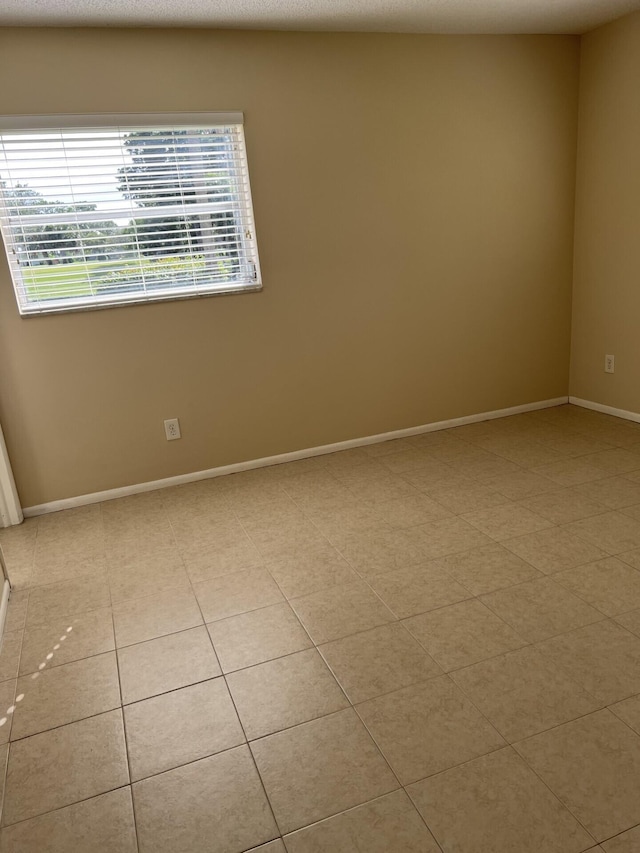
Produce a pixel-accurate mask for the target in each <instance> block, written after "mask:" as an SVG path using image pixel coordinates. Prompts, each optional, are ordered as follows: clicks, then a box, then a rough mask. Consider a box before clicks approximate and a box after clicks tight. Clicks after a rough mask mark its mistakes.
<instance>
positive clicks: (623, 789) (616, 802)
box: [516, 709, 640, 841]
mask: <svg viewBox="0 0 640 853" xmlns="http://www.w3.org/2000/svg"><path fill="white" fill-rule="evenodd" d="M516 749H517V750H518V752H519V753H520V754H521V755H522V756H523V758H524V759H525V761H526V762H527V763H528V764H529V765H530V766H531V767H532V769H533V770H534V771H535V772H536V773H537V774H538V775H539V776H540V778H541V779H542V780H543V782H545V783H546V784H547V785H548V786H549V787H550V788H551V790H552V791H553V792H554V794H556V796H557V797H559V798H560V799H561V800H562V802H563V803H565V804H566V805H567V807H568V808H569V809H570V810H571V811H572V812H573V814H574V815H575V816H576V817H577V818H578V820H579V821H580V822H581V823H582V824H583V826H585V827H586V828H587V830H588V831H589V832H590V833H591V834H592V835H593V836H594V837H595V839H596V841H604V840H605V839H607V838H610V837H611V836H612V835H615V834H616V833H618V832H623V831H624V830H626V829H630V828H631V827H633V826H635V825H636V824H637V823H640V737H639V736H638V735H637V734H635V732H632V731H631V729H630V728H629V727H628V726H625V724H624V723H623V722H621V721H620V720H618V719H617V718H616V717H615V716H614V715H613V714H612V713H610V712H609V711H607V710H606V709H605V710H603V711H596V712H595V713H594V714H590V715H589V716H587V717H582V718H581V719H579V720H574V721H573V722H571V723H565V724H564V725H563V726H558V728H555V729H552V730H551V731H548V732H543V733H542V734H539V735H535V736H534V737H532V738H529V739H527V740H524V741H521V742H520V743H519V744H517V745H516Z"/></svg>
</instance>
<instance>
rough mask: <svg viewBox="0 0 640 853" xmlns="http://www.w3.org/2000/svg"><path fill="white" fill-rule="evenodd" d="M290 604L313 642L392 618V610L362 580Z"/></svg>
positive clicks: (334, 637)
mask: <svg viewBox="0 0 640 853" xmlns="http://www.w3.org/2000/svg"><path fill="white" fill-rule="evenodd" d="M291 606H292V607H293V609H294V610H295V611H296V613H297V615H298V618H299V619H300V621H301V622H302V624H303V626H304V627H305V629H306V630H307V632H308V633H309V635H310V636H311V639H312V640H313V641H314V642H315V643H316V644H320V643H328V642H330V641H331V640H338V639H340V638H341V637H348V636H349V635H350V634H356V633H358V632H359V631H366V630H368V629H369V628H375V627H377V626H378V625H384V624H386V623H387V622H393V621H395V616H394V615H393V613H392V612H391V611H390V610H389V609H388V608H387V607H386V606H385V605H384V604H383V603H382V601H381V600H380V599H379V598H378V596H377V595H376V594H375V593H374V592H373V591H372V590H371V588H370V587H369V586H368V585H367V584H365V583H363V582H361V583H357V584H349V585H348V586H336V587H332V588H331V589H326V590H323V591H322V592H316V593H313V594H312V595H305V596H303V597H302V598H295V599H293V601H292V602H291Z"/></svg>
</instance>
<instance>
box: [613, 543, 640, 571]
mask: <svg viewBox="0 0 640 853" xmlns="http://www.w3.org/2000/svg"><path fill="white" fill-rule="evenodd" d="M618 559H619V560H622V562H623V563H626V564H627V565H628V566H633V568H634V569H640V548H636V549H635V550H634V551H625V552H624V553H623V554H618Z"/></svg>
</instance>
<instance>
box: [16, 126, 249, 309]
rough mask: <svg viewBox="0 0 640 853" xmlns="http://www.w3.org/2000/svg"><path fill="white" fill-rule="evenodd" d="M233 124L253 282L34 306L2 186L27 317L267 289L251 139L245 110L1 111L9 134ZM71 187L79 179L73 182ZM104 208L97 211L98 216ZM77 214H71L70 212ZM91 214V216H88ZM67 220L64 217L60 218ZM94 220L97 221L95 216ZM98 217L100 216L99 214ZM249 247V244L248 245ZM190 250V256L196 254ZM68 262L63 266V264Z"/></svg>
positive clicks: (244, 242)
mask: <svg viewBox="0 0 640 853" xmlns="http://www.w3.org/2000/svg"><path fill="white" fill-rule="evenodd" d="M224 126H233V127H234V132H237V133H238V134H239V142H240V151H239V154H238V162H239V163H240V164H241V167H242V170H243V173H244V176H245V185H244V192H243V195H244V198H245V205H244V206H243V207H242V208H241V216H242V221H241V227H240V228H239V232H240V234H241V245H242V246H243V249H244V252H243V258H244V260H245V262H248V263H250V264H252V265H253V269H254V276H253V280H252V281H251V282H247V281H245V282H243V283H242V284H240V285H238V284H233V283H232V282H229V283H228V286H227V284H222V285H210V286H209V289H207V287H206V286H205V287H199V288H198V289H196V286H195V285H194V287H193V289H190V288H189V287H185V286H179V287H175V288H172V287H170V286H168V287H162V289H158V290H156V291H150V292H149V291H144V290H138V291H133V292H129V293H127V292H121V293H113V294H109V296H100V297H98V296H96V295H95V294H92V295H91V296H73V297H63V298H60V299H57V300H56V299H51V300H44V299H40V300H38V301H37V302H34V303H33V304H32V306H31V307H30V306H29V302H28V297H27V296H26V288H25V284H24V282H23V281H22V278H21V272H20V270H21V268H20V266H19V264H18V263H17V261H14V259H13V258H14V256H15V254H16V253H15V252H14V250H13V247H12V238H11V234H10V233H9V229H8V228H6V227H5V224H6V222H7V220H8V213H7V207H6V205H5V202H4V200H3V198H2V191H1V190H0V223H2V227H1V229H0V231H1V234H2V244H3V247H4V251H5V256H6V259H7V264H8V267H9V272H10V275H11V281H12V285H13V290H14V295H15V299H16V304H17V307H18V311H19V314H20V316H21V317H24V318H27V317H38V316H43V315H47V314H63V313H64V314H66V313H75V312H82V311H97V310H104V309H106V308H118V307H124V306H129V305H144V304H152V303H156V302H173V301H177V300H186V299H204V298H208V297H211V296H229V295H232V294H243V293H255V292H259V291H261V290H262V289H263V283H262V274H261V268H260V258H259V252H258V245H257V238H256V228H255V214H254V206H253V198H252V193H251V183H250V177H249V163H248V155H247V145H246V138H245V134H244V114H243V113H242V112H178V113H175V112H172V113H93V114H77V113H73V114H47V115H11V116H0V135H2V134H4V133H25V134H29V133H33V132H38V131H42V132H45V133H46V132H47V131H55V130H63V131H69V132H72V131H79V132H82V131H91V130H105V131H107V130H116V129H117V130H124V131H126V130H129V129H131V130H144V131H153V130H155V129H167V130H169V129H170V130H180V129H189V130H196V129H213V128H215V127H224ZM69 186H70V188H73V186H74V184H73V182H71V181H70V183H69ZM181 209H185V210H187V211H189V205H187V204H182V205H181ZM99 214H100V211H97V212H96V216H98V215H99ZM71 216H72V215H71V214H70V217H71ZM85 218H86V217H85ZM60 221H61V222H62V219H61V220H60ZM92 221H94V220H92ZM95 221H98V219H96V220H95ZM248 246H249V248H248ZM193 254H194V253H193V252H191V251H190V252H189V254H188V255H187V257H193ZM61 266H62V265H61Z"/></svg>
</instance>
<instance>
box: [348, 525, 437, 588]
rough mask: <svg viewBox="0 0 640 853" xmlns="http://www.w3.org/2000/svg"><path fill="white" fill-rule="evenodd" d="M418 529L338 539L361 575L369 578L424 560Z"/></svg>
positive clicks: (363, 534)
mask: <svg viewBox="0 0 640 853" xmlns="http://www.w3.org/2000/svg"><path fill="white" fill-rule="evenodd" d="M413 530H414V528H409V529H407V530H391V531H388V532H386V533H380V534H377V535H376V534H373V533H356V534H352V535H350V536H346V537H343V538H342V539H340V540H339V541H336V545H337V547H338V550H339V551H340V552H341V554H342V555H343V557H344V558H345V559H346V560H347V562H348V563H349V564H350V565H351V566H352V567H353V568H354V569H355V570H356V571H357V572H359V573H360V574H361V575H363V576H364V577H369V576H372V575H376V574H382V573H383V572H389V571H392V570H393V569H401V568H404V567H405V566H411V565H414V564H415V563H419V562H420V561H421V560H423V559H424V553H423V549H422V548H421V545H420V542H419V539H418V537H416V536H415V534H414V533H413Z"/></svg>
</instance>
